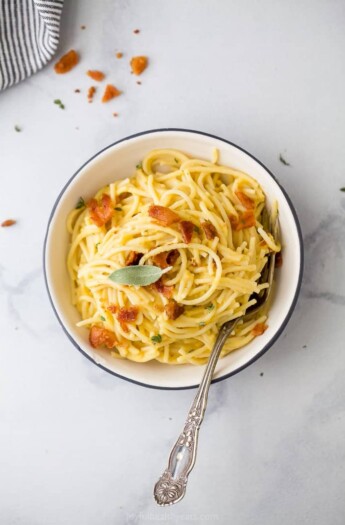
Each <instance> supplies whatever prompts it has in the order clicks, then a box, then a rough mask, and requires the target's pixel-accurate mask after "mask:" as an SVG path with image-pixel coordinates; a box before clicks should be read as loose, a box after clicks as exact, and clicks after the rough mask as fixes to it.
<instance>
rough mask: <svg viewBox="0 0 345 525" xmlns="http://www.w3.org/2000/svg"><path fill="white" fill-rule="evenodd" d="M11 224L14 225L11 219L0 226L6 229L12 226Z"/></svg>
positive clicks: (14, 222)
mask: <svg viewBox="0 0 345 525" xmlns="http://www.w3.org/2000/svg"><path fill="white" fill-rule="evenodd" d="M13 224H16V221H15V220H13V219H6V221H4V222H2V223H1V226H2V227H3V228H8V227H9V226H13Z"/></svg>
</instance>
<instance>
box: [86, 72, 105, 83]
mask: <svg viewBox="0 0 345 525" xmlns="http://www.w3.org/2000/svg"><path fill="white" fill-rule="evenodd" d="M86 74H87V75H88V76H89V77H91V78H92V80H96V82H101V81H102V80H103V79H104V77H105V74H104V73H102V71H97V70H95V69H94V70H90V69H89V71H87V72H86Z"/></svg>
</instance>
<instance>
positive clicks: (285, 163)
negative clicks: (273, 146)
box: [279, 153, 290, 166]
mask: <svg viewBox="0 0 345 525" xmlns="http://www.w3.org/2000/svg"><path fill="white" fill-rule="evenodd" d="M279 160H280V162H281V163H282V164H284V166H290V162H288V161H287V160H285V159H284V157H283V155H282V154H281V153H280V155H279Z"/></svg>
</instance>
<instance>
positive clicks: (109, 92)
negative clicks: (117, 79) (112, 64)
mask: <svg viewBox="0 0 345 525" xmlns="http://www.w3.org/2000/svg"><path fill="white" fill-rule="evenodd" d="M121 93H122V91H120V90H118V89H117V87H115V86H113V85H112V84H107V85H106V86H105V90H104V93H103V97H102V102H109V100H112V99H113V98H115V97H118V96H119V95H121Z"/></svg>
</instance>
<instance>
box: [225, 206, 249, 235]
mask: <svg viewBox="0 0 345 525" xmlns="http://www.w3.org/2000/svg"><path fill="white" fill-rule="evenodd" d="M229 219H230V223H231V226H232V227H233V229H234V230H235V231H237V232H238V231H240V230H244V229H245V228H250V227H251V226H255V224H256V219H255V215H254V213H253V211H251V210H248V211H245V212H243V213H240V214H239V218H238V219H237V217H234V216H233V215H231V216H230V217H229Z"/></svg>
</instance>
